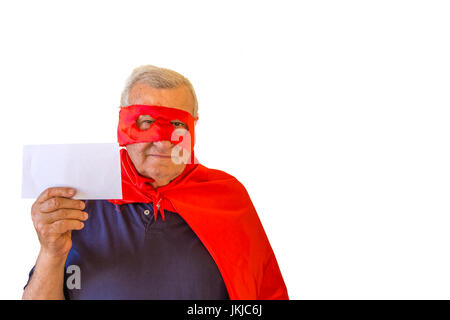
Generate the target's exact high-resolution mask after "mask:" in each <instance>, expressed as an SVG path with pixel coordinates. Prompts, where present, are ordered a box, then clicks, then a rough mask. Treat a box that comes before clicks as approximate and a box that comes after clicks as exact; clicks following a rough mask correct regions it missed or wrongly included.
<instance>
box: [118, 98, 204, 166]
mask: <svg viewBox="0 0 450 320" xmlns="http://www.w3.org/2000/svg"><path fill="white" fill-rule="evenodd" d="M141 115H149V116H151V117H152V118H153V119H154V122H153V123H152V124H151V126H150V128H148V129H147V130H140V129H139V128H138V126H137V123H136V121H137V120H138V118H139V116H141ZM197 119H198V117H197V118H196V119H194V117H193V116H192V115H191V114H190V113H189V112H187V111H184V110H180V109H176V108H169V107H164V106H154V105H130V106H127V107H123V108H120V112H119V125H118V128H117V138H118V141H119V144H120V146H126V145H127V144H132V143H137V142H153V141H162V140H168V141H170V142H172V143H173V144H175V145H178V146H179V147H181V148H183V149H185V150H186V151H187V152H190V155H191V158H190V159H189V160H188V161H187V163H195V162H194V159H195V156H194V144H195V130H194V127H195V126H194V121H195V120H197ZM175 120H178V121H181V122H183V123H185V124H186V125H187V129H184V128H175V126H174V125H173V124H172V123H171V121H175Z"/></svg>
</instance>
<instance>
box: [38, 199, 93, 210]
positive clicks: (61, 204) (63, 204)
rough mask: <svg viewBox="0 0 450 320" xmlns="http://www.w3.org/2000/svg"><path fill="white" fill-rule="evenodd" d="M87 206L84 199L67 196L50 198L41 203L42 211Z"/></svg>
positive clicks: (77, 208)
mask: <svg viewBox="0 0 450 320" xmlns="http://www.w3.org/2000/svg"><path fill="white" fill-rule="evenodd" d="M85 207H86V205H85V203H84V202H83V201H82V200H75V199H67V198H60V197H56V198H50V199H47V200H46V201H44V202H42V203H41V204H40V205H39V209H40V211H41V212H53V211H56V210H58V209H76V210H84V209H85Z"/></svg>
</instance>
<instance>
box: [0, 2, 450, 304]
mask: <svg viewBox="0 0 450 320" xmlns="http://www.w3.org/2000/svg"><path fill="white" fill-rule="evenodd" d="M449 17H450V8H449V4H448V2H446V1H393V0H390V1H380V0H378V1H271V2H267V1H226V2H225V1H222V2H218V1H178V2H174V1H130V0H127V1H72V2H69V1H43V0H41V1H2V2H1V3H0V47H1V50H0V58H1V59H0V90H1V96H0V104H1V109H0V110H1V116H0V119H1V126H0V130H1V131H0V133H1V138H2V142H3V144H2V147H3V148H2V151H1V160H0V161H1V164H0V168H1V172H2V175H1V179H0V181H1V182H0V195H1V211H2V213H1V232H0V246H1V247H0V259H1V270H0V271H1V272H0V298H3V299H18V298H20V297H21V294H22V287H23V286H24V285H25V283H26V281H27V278H28V271H29V270H30V269H31V267H32V266H33V264H34V262H35V259H36V256H37V253H38V250H39V243H38V239H37V237H36V234H35V231H34V228H33V226H32V223H31V218H30V207H31V204H32V201H31V200H23V199H20V191H21V190H20V188H21V174H22V173H21V165H22V146H23V145H24V144H41V143H42V144H43V143H89V142H114V141H116V126H117V120H118V113H117V107H118V105H119V98H120V93H121V90H122V87H123V85H124V82H125V79H126V77H127V76H128V75H129V73H130V72H131V71H132V69H133V68H135V67H137V66H139V65H142V64H154V65H157V66H160V67H166V68H170V69H173V70H176V71H178V72H180V73H182V74H184V75H185V76H187V77H188V78H189V79H190V80H191V81H192V83H193V85H194V87H195V89H196V92H197V95H198V100H199V117H200V120H199V122H198V124H197V128H196V130H197V131H196V132H197V137H198V140H197V144H196V153H197V156H198V158H199V160H200V161H201V163H203V164H204V165H206V166H207V167H210V168H216V169H221V170H224V171H226V172H228V173H230V174H232V175H234V176H235V177H236V178H238V179H239V180H240V181H241V182H242V183H243V184H244V185H245V186H246V188H247V190H248V192H249V194H250V196H251V198H252V200H253V202H254V205H255V207H256V209H257V211H258V213H259V216H260V218H261V220H262V222H263V225H264V227H265V230H266V233H267V235H268V237H269V239H270V242H271V245H272V247H273V249H274V251H275V254H276V257H277V259H278V263H279V265H280V268H281V271H282V273H283V276H284V279H285V282H286V284H287V287H288V291H289V294H290V297H291V298H292V299H417V298H425V299H432V298H437V299H443V298H446V299H449V298H450V272H449V270H450V258H449V244H450V233H449V231H448V230H449V224H450V216H449V213H450V212H449V211H450V202H449V192H450V169H449V164H450V152H449V137H450V126H449V121H450V112H449V102H450V97H449V85H450V63H449V61H450V59H449V57H450V40H449V39H450V37H449V36H450V34H449V33H450V19H449Z"/></svg>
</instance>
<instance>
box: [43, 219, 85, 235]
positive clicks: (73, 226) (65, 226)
mask: <svg viewBox="0 0 450 320" xmlns="http://www.w3.org/2000/svg"><path fill="white" fill-rule="evenodd" d="M50 228H51V233H57V234H62V233H64V232H67V231H71V230H81V229H83V228H84V223H83V222H81V221H79V220H67V219H66V220H58V221H55V222H53V223H52V224H51V225H50Z"/></svg>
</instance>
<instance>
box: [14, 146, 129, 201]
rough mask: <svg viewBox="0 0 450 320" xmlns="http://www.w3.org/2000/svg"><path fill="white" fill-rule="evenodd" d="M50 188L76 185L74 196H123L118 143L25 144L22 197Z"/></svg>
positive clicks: (97, 197) (109, 197)
mask: <svg viewBox="0 0 450 320" xmlns="http://www.w3.org/2000/svg"><path fill="white" fill-rule="evenodd" d="M49 187H72V188H75V189H76V190H77V193H76V195H75V196H74V197H73V198H74V199H122V180H121V173H120V147H119V145H118V144H117V143H88V144H45V145H25V146H24V148H23V176H22V198H37V197H38V196H39V195H40V194H41V193H42V191H44V190H45V189H47V188H49Z"/></svg>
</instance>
